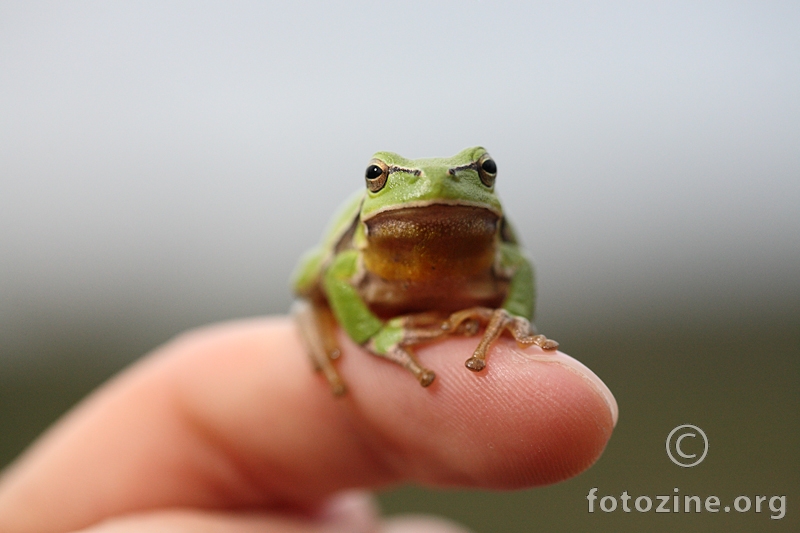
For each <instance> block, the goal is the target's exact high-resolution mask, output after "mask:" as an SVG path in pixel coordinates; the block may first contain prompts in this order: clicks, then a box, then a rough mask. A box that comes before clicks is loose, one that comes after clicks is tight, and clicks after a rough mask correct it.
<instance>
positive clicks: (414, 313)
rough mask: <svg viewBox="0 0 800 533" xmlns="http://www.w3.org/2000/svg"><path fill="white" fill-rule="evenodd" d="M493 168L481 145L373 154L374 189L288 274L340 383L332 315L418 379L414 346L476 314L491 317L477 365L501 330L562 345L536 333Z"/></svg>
mask: <svg viewBox="0 0 800 533" xmlns="http://www.w3.org/2000/svg"><path fill="white" fill-rule="evenodd" d="M496 172H497V167H496V165H495V163H494V161H493V160H492V159H491V158H490V156H489V155H488V153H487V152H486V150H484V149H483V148H481V147H475V148H468V149H466V150H463V151H462V152H460V153H459V154H457V155H456V156H454V157H452V158H440V159H418V160H408V159H405V158H402V157H400V156H399V155H397V154H394V153H391V152H378V153H377V154H375V155H374V156H373V159H372V161H370V165H369V166H368V167H367V173H366V179H367V189H366V190H364V191H361V192H359V193H358V194H356V195H354V196H353V197H352V198H350V199H349V200H348V201H347V202H346V203H345V204H344V206H343V208H342V209H341V210H340V213H339V214H338V216H336V217H335V219H334V222H333V224H332V226H331V228H330V229H329V231H328V232H327V234H326V236H325V238H324V239H323V242H322V244H321V245H320V246H319V247H318V248H316V249H314V250H312V251H311V252H310V253H309V254H307V255H306V257H304V259H303V260H302V261H301V263H300V265H299V266H298V269H297V272H296V274H295V278H294V283H293V285H294V290H295V292H296V294H297V295H298V296H300V297H301V298H304V299H305V300H306V301H307V302H308V304H310V305H304V306H301V307H299V309H300V311H299V312H298V319H299V322H300V325H301V332H302V334H303V337H304V339H305V340H306V343H307V345H308V349H309V351H310V352H311V355H312V359H313V360H314V362H315V365H316V366H317V367H318V368H319V369H321V370H323V371H324V372H325V374H326V376H327V377H328V379H329V381H330V382H331V384H332V386H333V387H334V391H335V392H337V393H341V392H344V385H343V383H342V382H341V379H340V378H339V376H338V373H337V372H336V370H335V368H334V367H333V365H332V363H331V361H332V360H333V359H335V358H336V357H338V353H339V352H338V348H337V347H336V343H335V341H334V339H333V319H334V318H335V320H336V322H338V323H339V324H341V326H342V327H343V328H344V329H345V331H346V332H347V333H348V335H349V336H350V337H351V338H352V339H353V340H355V341H356V342H358V343H359V344H364V345H365V346H366V348H367V349H369V350H370V351H371V352H373V353H375V354H376V355H380V356H383V357H387V358H389V359H391V360H393V361H395V362H397V363H399V364H401V365H403V366H404V367H406V368H408V369H409V370H411V371H412V372H413V373H414V374H415V376H416V377H417V378H418V379H419V381H420V383H422V384H423V386H427V385H429V384H430V383H431V382H432V381H433V378H434V374H433V372H431V371H430V370H427V369H425V368H423V367H422V366H420V365H419V363H418V362H417V361H416V359H415V358H414V356H413V353H412V352H411V350H410V346H411V345H413V344H417V343H421V342H428V341H431V340H435V339H437V338H439V337H442V336H444V335H447V334H451V333H462V334H463V333H474V332H475V331H476V330H477V327H478V325H479V324H488V326H487V331H486V334H485V335H484V339H483V341H482V343H481V345H479V349H478V350H476V353H475V354H474V355H473V357H472V358H470V359H469V360H468V362H467V366H468V367H469V368H470V369H472V370H476V371H477V370H480V369H482V368H483V366H484V363H483V361H484V358H485V351H486V348H488V345H489V343H491V341H492V340H493V339H494V338H496V337H497V335H499V334H500V333H501V332H502V331H503V330H504V329H508V330H509V331H511V332H512V334H513V335H514V336H515V338H517V340H518V341H520V342H521V343H523V344H537V345H540V346H542V347H543V348H546V349H551V348H555V346H557V344H556V343H554V342H553V341H548V340H547V339H545V338H544V337H543V336H541V335H534V334H533V331H532V329H531V326H530V323H529V322H528V321H529V320H531V319H532V318H533V304H534V284H533V270H532V268H531V265H530V263H529V261H528V260H527V259H526V258H525V256H524V255H523V253H522V251H521V250H520V248H519V245H518V244H517V240H516V238H515V236H514V232H513V230H512V228H511V226H510V224H509V223H508V222H507V221H506V219H505V218H504V216H503V211H502V207H501V205H500V202H499V200H498V199H497V196H496V195H495V192H494V180H495V177H496ZM331 312H332V315H333V316H331ZM483 345H485V346H483ZM481 346H483V347H482V348H481ZM479 352H480V353H479Z"/></svg>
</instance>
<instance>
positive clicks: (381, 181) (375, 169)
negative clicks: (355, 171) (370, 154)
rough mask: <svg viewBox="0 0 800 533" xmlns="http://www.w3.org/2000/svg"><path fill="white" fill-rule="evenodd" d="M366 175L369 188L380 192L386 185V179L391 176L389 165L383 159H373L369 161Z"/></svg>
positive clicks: (371, 190)
mask: <svg viewBox="0 0 800 533" xmlns="http://www.w3.org/2000/svg"><path fill="white" fill-rule="evenodd" d="M364 177H365V178H366V180H367V189H369V190H370V192H378V191H379V190H381V189H383V187H384V185H386V179H387V178H388V177H389V167H388V166H386V163H384V162H383V161H381V160H379V159H373V160H372V161H370V162H369V166H368V167H367V171H366V173H365V174H364Z"/></svg>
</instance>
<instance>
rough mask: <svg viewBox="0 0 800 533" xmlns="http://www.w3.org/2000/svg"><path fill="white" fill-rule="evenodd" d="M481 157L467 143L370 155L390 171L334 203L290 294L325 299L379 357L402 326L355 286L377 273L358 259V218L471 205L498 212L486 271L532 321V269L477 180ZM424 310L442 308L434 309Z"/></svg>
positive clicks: (488, 190)
mask: <svg viewBox="0 0 800 533" xmlns="http://www.w3.org/2000/svg"><path fill="white" fill-rule="evenodd" d="M482 158H484V159H485V158H488V154H487V152H486V150H485V149H483V148H481V147H473V148H467V149H466V150H463V151H461V152H459V153H458V154H456V155H455V156H453V157H451V158H431V159H417V160H409V159H405V158H403V157H401V156H399V155H397V154H395V153H391V152H378V153H376V154H375V155H374V156H373V160H372V161H371V162H370V163H375V162H380V163H383V164H384V165H385V166H387V167H390V168H392V172H390V173H388V178H387V180H386V184H385V186H384V187H383V188H381V189H380V190H378V191H377V192H372V191H370V190H368V189H365V190H361V191H359V192H358V193H357V194H355V195H353V196H352V197H351V198H350V199H348V200H347V201H346V202H345V203H344V204H343V205H342V207H341V208H340V209H339V211H338V213H337V214H336V215H335V217H334V218H333V221H332V223H331V225H330V227H329V229H328V231H327V232H326V233H325V236H324V238H323V240H322V243H321V244H320V245H319V246H318V247H317V248H315V249H313V250H311V251H309V252H308V253H307V254H306V255H304V257H303V258H302V259H301V261H300V262H299V264H298V267H297V269H296V271H295V274H294V276H293V280H292V285H293V289H294V291H295V293H296V294H297V295H298V296H300V297H303V298H305V299H307V300H309V301H312V302H318V303H319V302H323V303H325V302H327V304H328V305H329V306H330V308H331V309H332V311H333V314H334V316H335V318H336V320H337V322H338V323H339V324H340V325H341V326H342V328H344V330H345V331H346V332H347V334H348V335H349V336H350V338H352V339H353V340H354V341H355V342H357V343H358V344H362V345H366V346H367V347H368V349H369V350H370V351H372V352H373V353H375V354H377V355H385V354H386V353H387V352H389V351H390V350H392V349H393V348H396V347H397V346H398V345H400V344H402V343H403V342H404V340H405V339H407V334H408V331H407V328H406V326H405V325H404V320H403V316H402V314H400V315H397V316H388V317H387V316H385V314H384V316H383V317H382V318H381V317H380V316H378V313H376V312H374V310H373V309H372V308H371V304H373V303H374V302H371V301H369V295H368V294H366V293H365V292H364V291H363V290H360V289H359V280H362V279H364V276H365V275H377V273H375V272H372V271H371V270H370V268H369V266H368V265H365V261H364V257H365V254H367V253H368V252H369V251H370V246H373V245H372V244H371V241H370V240H369V239H368V236H367V233H368V231H367V225H366V221H368V220H369V219H370V218H371V217H373V216H375V215H377V214H379V213H384V215H385V214H386V213H387V212H391V211H393V210H395V209H402V208H414V207H424V206H430V205H432V204H447V205H457V206H472V207H478V208H484V209H486V210H489V211H491V212H492V213H494V214H496V215H497V216H498V217H499V220H498V223H497V231H496V232H495V235H494V237H493V242H492V243H491V250H490V252H489V253H491V254H493V256H494V259H493V264H492V266H491V268H490V271H491V272H489V273H488V274H487V276H491V277H492V278H493V279H497V280H498V281H499V282H501V283H500V285H501V286H502V287H504V288H503V293H502V294H499V295H498V297H500V298H502V300H498V301H502V308H503V309H505V310H506V311H508V313H509V314H511V315H513V316H516V317H523V318H525V319H528V320H532V318H533V308H534V298H535V289H534V279H533V268H532V266H531V263H530V262H529V261H528V259H527V258H526V257H525V255H524V254H523V252H522V250H521V249H520V247H519V245H518V244H517V242H516V238H515V237H514V235H513V230H512V229H511V227H510V225H509V224H508V222H507V221H505V220H504V218H503V210H502V206H501V204H500V201H499V199H498V197H497V195H496V194H495V191H494V179H493V178H492V180H491V184H490V185H487V184H486V183H485V182H484V181H482V179H481V168H480V162H481V161H482ZM412 217H413V215H412ZM443 253H444V251H443ZM411 276H412V277H413V273H412V274H411ZM443 296H444V295H443ZM473 305H478V304H473ZM495 307H496V306H495ZM427 311H443V312H445V313H446V312H447V311H445V310H442V309H435V308H434V309H427Z"/></svg>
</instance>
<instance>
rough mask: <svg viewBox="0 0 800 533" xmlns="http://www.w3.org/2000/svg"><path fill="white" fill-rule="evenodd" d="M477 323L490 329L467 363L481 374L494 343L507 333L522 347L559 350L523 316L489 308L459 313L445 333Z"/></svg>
mask: <svg viewBox="0 0 800 533" xmlns="http://www.w3.org/2000/svg"><path fill="white" fill-rule="evenodd" d="M470 320H472V321H476V322H478V323H481V324H484V323H485V324H487V325H486V331H485V332H484V333H483V338H481V341H480V342H479V343H478V347H477V348H475V351H474V352H473V354H472V357H470V358H469V359H467V361H466V362H465V363H464V364H465V365H466V367H467V368H469V369H470V370H472V371H473V372H479V371H481V370H483V369H484V368H485V367H486V352H487V351H488V350H489V346H491V344H492V342H494V340H495V339H497V337H499V336H500V335H501V334H502V333H503V332H504V331H508V332H509V333H511V336H513V337H514V339H515V340H516V341H517V343H518V344H519V345H521V346H533V345H535V346H538V347H540V348H542V349H543V350H555V349H556V348H558V343H557V342H556V341H554V340H551V339H548V338H547V337H545V336H544V335H537V334H536V332H535V330H534V329H533V326H532V325H531V323H530V322H529V321H528V319H526V318H524V317H521V316H514V315H512V314H511V313H509V312H508V311H506V310H505V309H489V308H488V307H472V308H470V309H465V310H463V311H458V312H455V313H453V314H452V315H450V319H449V320H448V321H447V322H446V323H445V326H443V327H444V328H445V329H448V330H452V331H458V329H459V328H461V327H463V326H462V324H464V323H466V322H468V321H470Z"/></svg>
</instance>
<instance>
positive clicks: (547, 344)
mask: <svg viewBox="0 0 800 533" xmlns="http://www.w3.org/2000/svg"><path fill="white" fill-rule="evenodd" d="M556 348H558V343H557V342H556V341H554V340H553V339H547V340H546V341H544V342H543V343H542V350H555V349H556Z"/></svg>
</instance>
